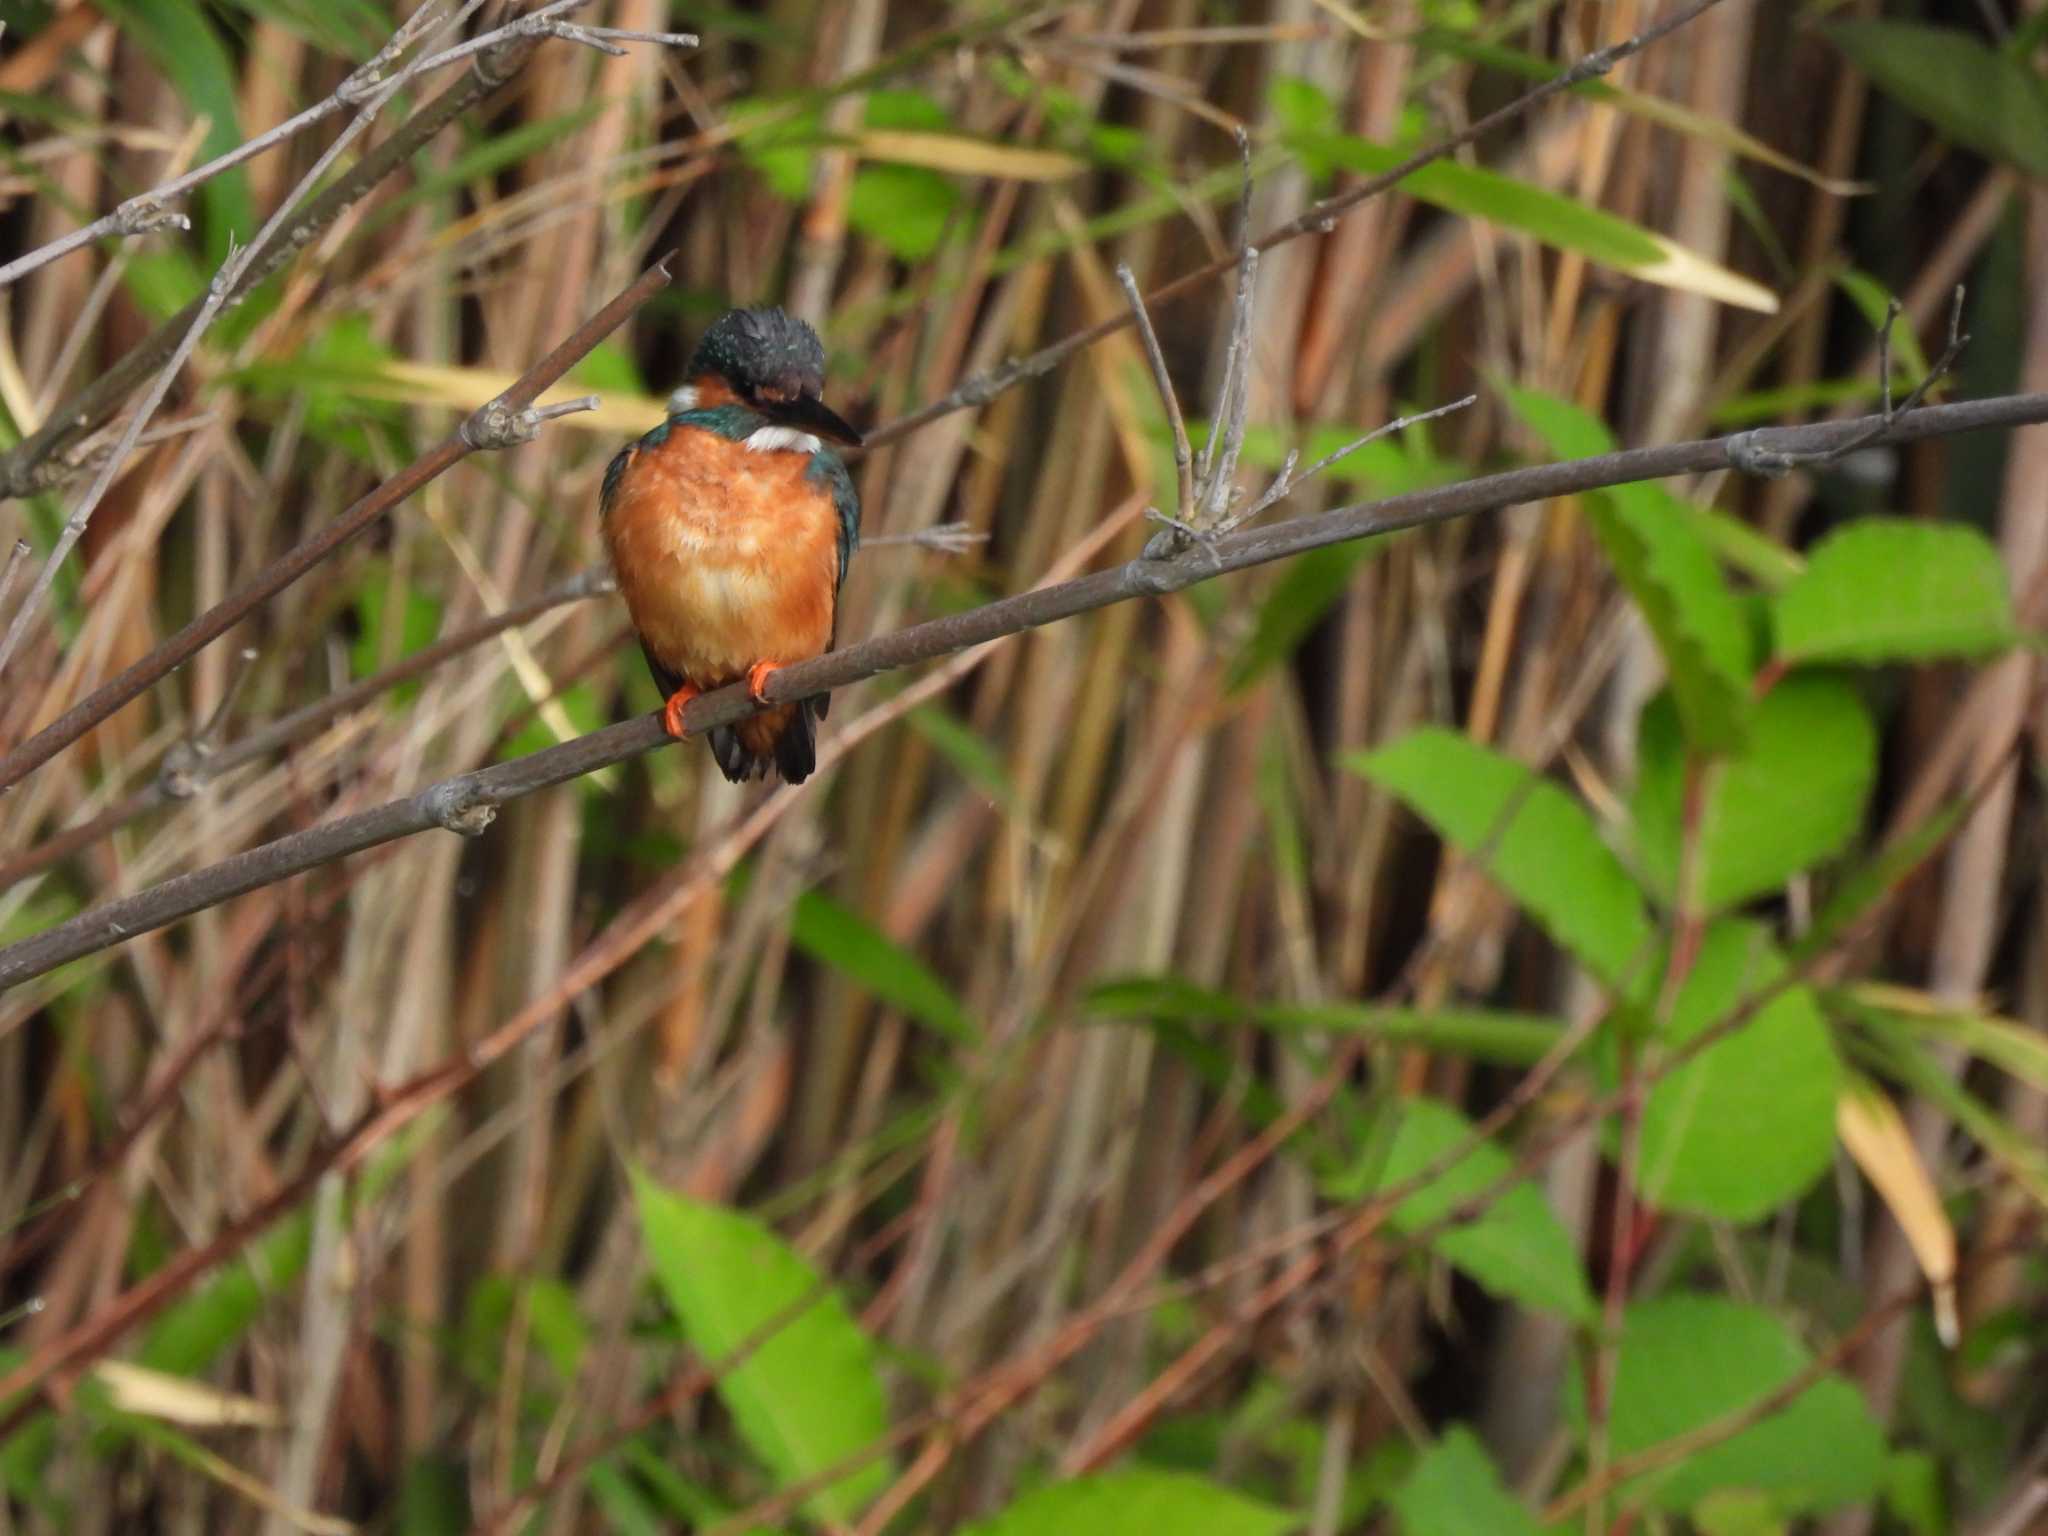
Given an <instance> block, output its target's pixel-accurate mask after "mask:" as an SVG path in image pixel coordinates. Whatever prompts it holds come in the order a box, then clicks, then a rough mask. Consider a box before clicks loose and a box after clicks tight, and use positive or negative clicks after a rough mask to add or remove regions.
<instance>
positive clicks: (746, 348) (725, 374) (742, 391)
mask: <svg viewBox="0 0 2048 1536" xmlns="http://www.w3.org/2000/svg"><path fill="white" fill-rule="evenodd" d="M690 380H691V385H690V388H691V396H690V398H691V399H692V401H693V402H694V403H696V404H699V405H711V404H715V403H717V402H718V400H719V398H720V397H721V396H723V395H726V394H729V395H731V397H732V398H733V399H735V400H737V401H738V402H739V403H740V404H742V405H746V406H749V407H751V408H752V409H754V410H756V411H759V412H760V413H761V414H762V415H763V416H766V417H767V418H768V419H769V420H770V421H773V422H777V423H780V424H783V425H786V426H790V427H796V428H799V429H800V430H802V431H805V432H810V433H814V434H816V435H817V436H820V437H828V438H831V439H832V440H834V441H835V442H841V443H850V444H855V445H857V444H858V443H859V442H860V434H859V433H858V432H856V431H854V430H853V428H852V427H850V426H848V425H847V424H846V423H845V422H844V421H841V420H840V419H839V417H838V416H837V415H835V414H834V413H833V412H832V411H831V410H830V409H829V408H827V406H826V405H825V403H824V401H823V399H821V398H820V397H821V396H822V395H823V394H824V392H825V348H824V347H823V345H821V344H820V343H819V341H818V333H817V332H816V331H814V330H812V329H811V328H810V327H809V326H808V325H805V324H804V323H803V321H801V320H799V319H797V318H796V317H795V316H794V315H791V314H788V313H785V312H784V311H782V310H780V309H773V308H768V309H734V310H728V311H727V312H726V313H725V314H723V315H721V316H720V317H719V318H718V320H717V321H716V322H715V323H714V324H713V325H712V327H711V329H710V330H708V331H706V332H705V333H704V339H703V340H702V341H700V342H698V343H697V350H696V352H695V353H694V354H692V355H691V358H690Z"/></svg>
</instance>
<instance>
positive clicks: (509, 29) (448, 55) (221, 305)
mask: <svg viewBox="0 0 2048 1536" xmlns="http://www.w3.org/2000/svg"><path fill="white" fill-rule="evenodd" d="M483 3H484V0H464V4H463V7H462V9H461V10H460V11H458V12H457V13H456V14H455V15H454V17H452V18H451V19H450V21H449V22H448V25H449V26H451V27H459V26H461V25H462V23H463V22H464V21H465V20H467V19H468V17H469V16H470V15H471V14H472V13H473V12H474V11H476V10H477V9H478V8H479V7H480V6H481V5H482V4H483ZM588 3H589V0H553V3H551V4H549V5H546V6H543V7H542V8H541V9H540V10H538V11H536V12H534V13H533V14H532V15H531V16H524V17H521V18H520V19H519V20H517V21H514V22H510V23H508V24H507V25H505V26H503V27H500V28H498V29H497V30H496V31H494V32H487V33H485V34H484V35H483V36H482V37H480V38H476V39H474V40H472V41H471V42H468V43H464V44H462V45H461V46H459V47H456V48H451V49H448V50H446V51H445V52H444V53H440V54H435V55H433V56H431V57H429V58H424V59H419V60H415V61H414V62H413V63H411V64H408V65H407V66H405V67H404V68H403V69H400V70H398V71H396V72H395V73H393V74H392V75H391V76H390V77H389V78H388V79H380V80H379V81H378V82H377V84H376V86H375V88H374V90H373V91H371V92H370V93H369V94H367V96H366V97H365V98H364V99H363V100H362V102H361V105H360V107H359V108H358V110H357V112H356V115H355V116H354V117H353V118H352V119H350V120H349V122H348V124H347V125H346V126H344V127H343V129H342V130H341V132H340V133H338V134H336V135H335V136H334V141H333V142H332V143H331V144H329V145H328V146H327V148H326V149H325V150H324V151H323V152H322V153H321V155H320V157H319V158H318V159H317V160H315V161H314V162H313V165H312V168H311V169H310V170H308V171H307V172H306V174H305V175H304V176H303V177H301V178H300V179H299V182H298V185H297V186H295V187H293V188H292V190H291V191H290V192H288V193H287V194H286V195H285V197H284V198H283V200H282V201H281V202H279V204H278V206H277V208H276V210H275V211H274V212H272V214H271V215H270V217H269V218H268V219H267V220H266V221H265V222H264V224H263V227H262V228H261V229H259V230H258V231H257V232H256V238H255V239H254V240H252V241H250V242H249V244H248V245H247V246H244V247H241V248H240V249H231V250H230V252H229V255H228V259H227V260H226V262H224V263H223V264H222V266H221V268H220V270H219V271H218V272H216V273H215V274H214V277H213V281H212V282H211V283H210V284H209V285H208V286H207V292H206V298H205V301H204V302H203V303H202V304H201V305H200V308H199V312H198V313H197V314H196V315H194V316H193V317H192V320H191V323H190V324H189V325H187V326H186V328H185V332H184V334H183V335H182V336H181V337H180V338H179V339H178V344H177V346H176V347H175V348H174V349H173V350H172V352H171V355H170V358H169V359H168V360H167V361H166V362H165V363H164V365H163V367H162V368H161V369H159V370H158V372H157V376H156V379H155V381H154V382H153V383H152V384H151V385H150V387H149V389H148V391H147V392H146V393H145V394H144V395H143V398H142V403H141V404H140V405H139V406H137V407H136V409H135V411H134V413H133V414H132V415H131V416H130V417H129V419H128V426H127V428H126V430H125V431H124V432H123V433H122V435H121V438H120V440H119V441H118V442H117V443H116V444H115V445H114V450H113V452H112V453H111V454H109V455H108V456H107V459H106V461H105V462H104V463H103V464H102V465H101V466H100V469H99V473H98V474H97V475H95V476H94V478H93V481H92V484H91V485H90V486H89V487H88V488H87V490H86V493H85V495H84V496H83V497H81V498H80V500H79V502H78V504H77V506H76V507H74V508H73V509H72V512H71V515H70V516H69V517H67V518H66V519H65V521H64V528H63V531H62V532H61V533H60V534H59V535H58V537H57V542H56V545H55V546H54V547H53V548H52V549H51V551H50V554H49V558H48V559H47V560H46V561H45V562H44V564H43V569H42V571H41V573H40V574H39V575H38V576H37V577H36V582H35V585H34V586H33V587H31V588H30V589H29V593H28V596H27V597H26V598H25V599H24V600H23V601H22V604H21V606H20V607H19V608H17V609H16V610H15V612H14V616H13V618H12V619H11V620H10V621H9V622H8V626H7V630H6V633H5V635H4V637H0V676H4V675H5V674H6V671H7V663H8V661H9V660H10V659H11V658H12V657H13V655H14V652H15V650H16V649H17V648H18V647H19V646H20V644H21V640H22V637H23V635H25V634H26V633H27V630H28V626H29V623H30V621H31V620H32V619H33V618H34V616H35V612H36V610H37V609H38V608H39V607H40V606H41V605H42V603H43V601H44V599H45V598H46V597H47V596H48V594H49V592H50V589H51V587H52V586H54V585H55V583H56V579H57V572H58V570H59V569H60V568H61V567H62V566H63V564H64V561H65V560H66V558H68V557H69V555H70V553H71V551H72V550H73V548H75V547H76V546H77V544H78V541H79V540H80V539H81V538H83V537H84V535H85V529H86V524H87V523H88V521H89V520H90V519H91V517H92V514H93V512H94V510H95V509H97V508H98V506H99V504H100V501H101V500H102V498H104V497H105V495H106V493H107V491H108V489H109V488H110V487H111V486H112V485H113V483H114V480H115V478H116V476H118V475H119V474H120V473H121V471H122V470H123V469H124V468H125V467H126V466H127V463H128V456H129V454H131V453H132V452H133V451H134V449H135V445H136V440H137V439H138V438H140V437H141V435H142V432H143V429H144V428H145V427H146V426H148V424H149V420H150V418H151V417H152V416H154V415H155V414H156V409H157V407H158V406H159V405H161V404H162V403H163V398H164V396H165V395H167V394H168V393H170V388H171V385H172V383H173V382H174V381H175V380H176V379H177V376H178V374H179V372H180V370H182V369H183V367H184V366H185V360H186V359H187V358H188V357H190V356H191V355H192V352H193V351H194V349H195V348H197V347H198V345H199V340H200V337H201V336H203V335H204V334H205V333H206V330H207V328H208V327H209V326H211V325H212V324H213V322H214V320H215V318H216V317H217V316H218V315H219V314H220V313H221V311H222V310H224V309H226V308H227V307H228V305H229V304H230V303H232V302H233V301H234V299H235V298H237V297H238V296H239V295H240V294H241V293H242V292H244V291H245V289H246V283H245V278H246V277H247V274H248V273H249V271H250V270H251V269H252V267H253V266H254V264H255V262H256V260H257V259H258V257H260V256H261V255H262V254H263V252H264V251H265V250H266V249H268V248H269V247H270V245H271V244H272V242H273V241H275V239H276V238H277V235H278V232H279V231H280V230H282V229H283V228H284V227H285V225H286V224H287V223H289V222H290V221H291V220H292V219H293V218H294V217H295V216H296V211H297V207H298V203H299V200H300V198H302V197H304V196H306V195H307V194H308V193H309V192H311V190H312V189H313V188H315V187H317V186H319V185H320V183H321V182H322V181H323V180H325V179H326V176H327V172H328V170H329V169H330V168H331V167H332V166H333V165H334V163H335V162H336V161H337V160H339V159H340V158H341V156H342V154H343V153H344V152H345V151H346V150H347V149H348V147H349V146H350V145H351V144H353V143H354V142H355V141H356V139H357V138H359V137H360V136H361V135H362V134H364V133H365V132H367V131H368V130H369V127H370V125H371V124H372V123H373V122H375V121H376V119H377V115H378V113H380V112H381V111H383V109H384V107H385V106H386V105H387V104H388V103H389V102H390V101H391V99H392V98H393V97H394V96H396V95H397V94H398V93H399V92H400V91H402V90H404V89H405V87H406V86H407V85H408V84H409V83H410V82H411V80H412V79H413V77H414V76H415V75H417V74H419V73H420V72H421V71H422V70H423V69H426V68H429V67H437V66H439V65H441V64H445V63H452V62H454V61H455V60H456V59H457V58H466V57H468V56H469V55H470V54H471V53H480V52H483V51H485V50H486V49H490V48H496V47H498V46H500V45H501V44H502V43H504V42H505V41H507V40H508V39H511V38H514V37H521V36H527V35H530V34H534V33H535V32H536V30H537V29H539V30H542V31H549V32H551V33H552V35H554V36H558V37H566V38H570V39H571V40H573V41H578V42H590V41H592V40H591V39H588V38H585V37H583V36H581V35H580V34H579V33H578V32H577V29H575V28H573V27H570V26H568V24H567V23H564V22H560V21H554V20H551V19H549V18H551V17H553V16H555V15H556V14H558V13H560V12H562V11H567V10H571V9H574V8H576V7H578V6H582V5H586V4H588ZM411 25H412V23H411V22H408V23H407V27H408V28H409V27H410V26H411ZM404 30H406V29H405V28H401V31H404ZM673 35H674V37H675V38H676V39H678V40H680V41H683V42H685V43H687V44H688V45H690V46H694V45H695V43H696V39H695V38H686V37H684V35H683V34H681V33H676V34H673ZM667 37H668V34H664V35H663V40H666V39H667ZM592 45H593V46H596V47H600V48H604V49H605V50H606V51H608V52H613V53H616V52H620V51H621V50H619V49H616V48H613V47H611V46H610V45H609V44H606V43H603V42H601V41H597V42H593V43H592ZM380 57H381V56H380ZM351 78H353V77H351ZM530 403H531V402H528V404H529V405H530ZM494 404H495V402H494ZM579 408H580V409H595V408H596V400H595V397H592V399H591V400H590V402H589V404H588V405H587V406H583V407H579V406H577V405H575V404H570V405H566V406H557V407H552V408H550V412H549V414H555V415H559V414H561V413H562V412H564V411H570V410H576V409H579ZM540 419H541V420H545V419H546V418H545V416H543V417H541V418H540ZM493 424H494V425H496V424H497V423H495V422H494V423H493ZM505 425H506V426H507V427H508V429H511V428H517V429H519V430H523V431H524V432H525V436H523V437H514V438H512V439H509V440H504V439H494V440H492V441H488V442H482V443H478V442H472V443H471V446H472V447H503V446H508V445H509V442H511V441H516V442H525V441H529V440H530V439H531V438H532V436H533V434H534V433H535V432H537V431H538V430H539V421H538V420H534V421H528V420H526V419H525V418H523V417H522V418H521V419H520V420H518V421H517V422H508V423H506V424H505Z"/></svg>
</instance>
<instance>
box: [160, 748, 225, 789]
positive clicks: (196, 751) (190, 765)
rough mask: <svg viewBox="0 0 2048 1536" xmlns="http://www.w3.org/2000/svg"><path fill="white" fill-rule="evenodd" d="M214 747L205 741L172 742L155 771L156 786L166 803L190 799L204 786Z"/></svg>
mask: <svg viewBox="0 0 2048 1536" xmlns="http://www.w3.org/2000/svg"><path fill="white" fill-rule="evenodd" d="M212 756H213V744H212V743H211V742H209V741H205V740H198V739H194V740H187V741H179V742H173V743H172V744H171V749H170V750H169V751H168V752H166V753H164V760H163V762H162V763H161V764H160V765H159V766H158V768H157V771H156V787H157V788H158V789H159V790H160V791H161V792H162V793H163V795H164V798H166V799H168V800H190V799H191V798H192V797H193V796H194V795H196V794H198V793H199V791H200V790H201V789H203V788H204V787H205V785H206V780H207V778H208V777H209V775H208V772H207V759H208V758H210V757H212Z"/></svg>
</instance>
